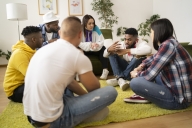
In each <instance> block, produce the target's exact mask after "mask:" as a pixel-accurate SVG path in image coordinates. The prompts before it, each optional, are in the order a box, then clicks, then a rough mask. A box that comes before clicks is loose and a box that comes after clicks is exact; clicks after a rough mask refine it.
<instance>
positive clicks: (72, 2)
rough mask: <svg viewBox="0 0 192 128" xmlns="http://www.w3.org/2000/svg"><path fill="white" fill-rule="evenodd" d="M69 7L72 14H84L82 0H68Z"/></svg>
mask: <svg viewBox="0 0 192 128" xmlns="http://www.w3.org/2000/svg"><path fill="white" fill-rule="evenodd" d="M68 8H69V15H70V16H82V15H83V2H82V0H68Z"/></svg>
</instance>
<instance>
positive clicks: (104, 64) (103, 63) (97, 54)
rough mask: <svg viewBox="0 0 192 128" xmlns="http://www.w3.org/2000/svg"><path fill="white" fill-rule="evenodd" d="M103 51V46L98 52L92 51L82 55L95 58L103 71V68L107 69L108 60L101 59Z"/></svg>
mask: <svg viewBox="0 0 192 128" xmlns="http://www.w3.org/2000/svg"><path fill="white" fill-rule="evenodd" d="M105 49H106V48H105V46H103V47H102V48H101V50H100V51H95V52H93V51H89V52H85V51H84V54H85V55H86V56H89V55H94V56H97V57H98V58H99V60H100V62H101V64H102V67H103V69H105V68H108V58H105V57H103V53H104V51H105Z"/></svg>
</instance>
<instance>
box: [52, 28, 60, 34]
mask: <svg viewBox="0 0 192 128" xmlns="http://www.w3.org/2000/svg"><path fill="white" fill-rule="evenodd" d="M50 31H51V32H54V33H57V32H58V31H59V30H55V29H52V28H50Z"/></svg>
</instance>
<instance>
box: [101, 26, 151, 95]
mask: <svg viewBox="0 0 192 128" xmlns="http://www.w3.org/2000/svg"><path fill="white" fill-rule="evenodd" d="M138 41H139V39H138V32H137V30H136V29H135V28H128V29H127V30H126V31H125V38H124V42H119V41H117V42H115V43H114V44H112V45H111V46H109V47H108V49H106V50H105V51H104V55H103V56H105V57H109V61H110V64H111V68H112V70H113V74H114V76H115V77H116V78H115V79H109V80H107V81H106V82H107V84H108V85H111V86H117V85H119V86H120V88H121V89H122V90H123V91H124V90H126V89H127V88H128V87H129V81H127V80H131V76H130V72H131V71H132V70H133V69H134V68H136V67H137V66H138V65H139V64H140V63H141V62H142V60H144V59H145V58H146V55H149V54H151V52H152V48H151V47H150V46H149V45H148V44H147V42H144V41H142V42H140V43H138ZM119 55H123V57H121V56H119Z"/></svg>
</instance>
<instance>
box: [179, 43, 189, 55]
mask: <svg viewBox="0 0 192 128" xmlns="http://www.w3.org/2000/svg"><path fill="white" fill-rule="evenodd" d="M180 44H181V45H182V46H183V47H184V48H185V49H186V50H187V52H188V53H189V54H190V55H191V57H192V45H189V42H180Z"/></svg>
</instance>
